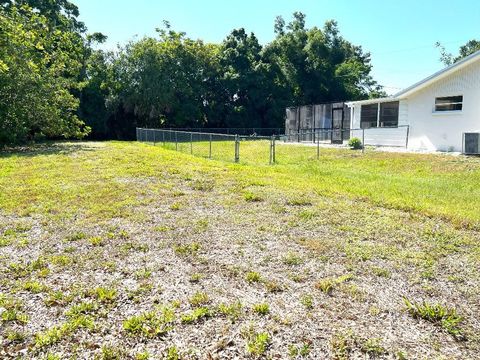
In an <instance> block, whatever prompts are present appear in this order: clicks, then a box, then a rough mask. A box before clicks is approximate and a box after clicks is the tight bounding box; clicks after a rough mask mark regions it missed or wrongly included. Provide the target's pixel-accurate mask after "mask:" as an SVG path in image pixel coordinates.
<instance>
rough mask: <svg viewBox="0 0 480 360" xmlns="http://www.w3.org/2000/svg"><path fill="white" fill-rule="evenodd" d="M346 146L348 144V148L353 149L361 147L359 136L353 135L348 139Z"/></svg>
mask: <svg viewBox="0 0 480 360" xmlns="http://www.w3.org/2000/svg"><path fill="white" fill-rule="evenodd" d="M348 146H350V148H352V149H353V150H358V149H361V148H362V146H363V145H362V141H361V140H360V139H359V138H357V137H354V138H351V139H350V140H349V141H348Z"/></svg>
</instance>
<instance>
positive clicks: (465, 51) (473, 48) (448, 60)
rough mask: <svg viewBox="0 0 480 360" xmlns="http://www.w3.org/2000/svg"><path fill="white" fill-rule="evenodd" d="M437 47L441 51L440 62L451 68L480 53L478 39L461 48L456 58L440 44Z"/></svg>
mask: <svg viewBox="0 0 480 360" xmlns="http://www.w3.org/2000/svg"><path fill="white" fill-rule="evenodd" d="M435 46H436V47H437V48H438V49H439V50H440V61H441V62H442V63H443V64H444V65H445V66H449V65H452V64H454V63H456V62H458V61H460V60H462V59H463V58H465V57H467V56H469V55H471V54H473V53H475V52H477V51H479V50H480V41H479V40H476V39H472V40H469V41H467V42H466V43H465V44H464V45H462V46H460V48H459V50H458V55H456V56H455V55H453V54H452V53H450V52H448V51H447V50H446V49H445V47H444V46H443V45H442V44H441V43H440V42H437V43H436V44H435Z"/></svg>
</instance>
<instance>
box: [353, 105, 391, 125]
mask: <svg viewBox="0 0 480 360" xmlns="http://www.w3.org/2000/svg"><path fill="white" fill-rule="evenodd" d="M398 106H399V102H398V101H391V102H385V103H380V104H378V103H377V104H370V105H362V111H361V113H360V127H361V128H362V129H368V128H375V127H398ZM379 111H380V113H379Z"/></svg>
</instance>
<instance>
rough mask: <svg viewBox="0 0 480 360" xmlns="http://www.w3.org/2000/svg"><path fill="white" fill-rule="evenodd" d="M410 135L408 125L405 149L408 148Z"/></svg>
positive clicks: (408, 126)
mask: <svg viewBox="0 0 480 360" xmlns="http://www.w3.org/2000/svg"><path fill="white" fill-rule="evenodd" d="M409 135H410V125H407V138H406V140H405V149H408V136H409Z"/></svg>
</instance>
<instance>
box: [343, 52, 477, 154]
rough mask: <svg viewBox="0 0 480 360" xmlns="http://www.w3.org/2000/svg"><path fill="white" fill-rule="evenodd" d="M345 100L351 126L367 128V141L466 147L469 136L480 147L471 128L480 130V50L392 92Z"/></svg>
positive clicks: (412, 146)
mask: <svg viewBox="0 0 480 360" xmlns="http://www.w3.org/2000/svg"><path fill="white" fill-rule="evenodd" d="M347 105H348V107H349V108H350V115H351V128H352V129H360V128H361V129H365V144H367V145H396V146H407V147H408V148H409V149H412V150H439V151H463V149H464V142H463V139H464V138H465V139H466V141H467V143H468V144H469V146H470V147H471V145H472V141H473V145H474V146H477V147H478V146H479V139H478V136H477V135H476V134H468V133H480V51H478V52H476V53H474V54H472V55H470V56H468V57H466V58H464V59H462V60H460V61H459V62H457V63H455V64H453V65H451V66H449V67H447V68H445V69H443V70H441V71H439V72H437V73H435V74H433V75H432V76H429V77H428V78H426V79H424V80H422V81H420V82H418V83H416V84H414V85H412V86H410V87H408V88H406V89H405V90H402V91H400V92H399V93H397V94H395V95H393V96H391V97H387V98H382V99H375V100H364V101H353V102H349V103H347ZM465 133H467V135H466V136H465V135H464V134H465ZM358 134H360V132H358ZM358 134H355V135H354V136H358Z"/></svg>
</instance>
